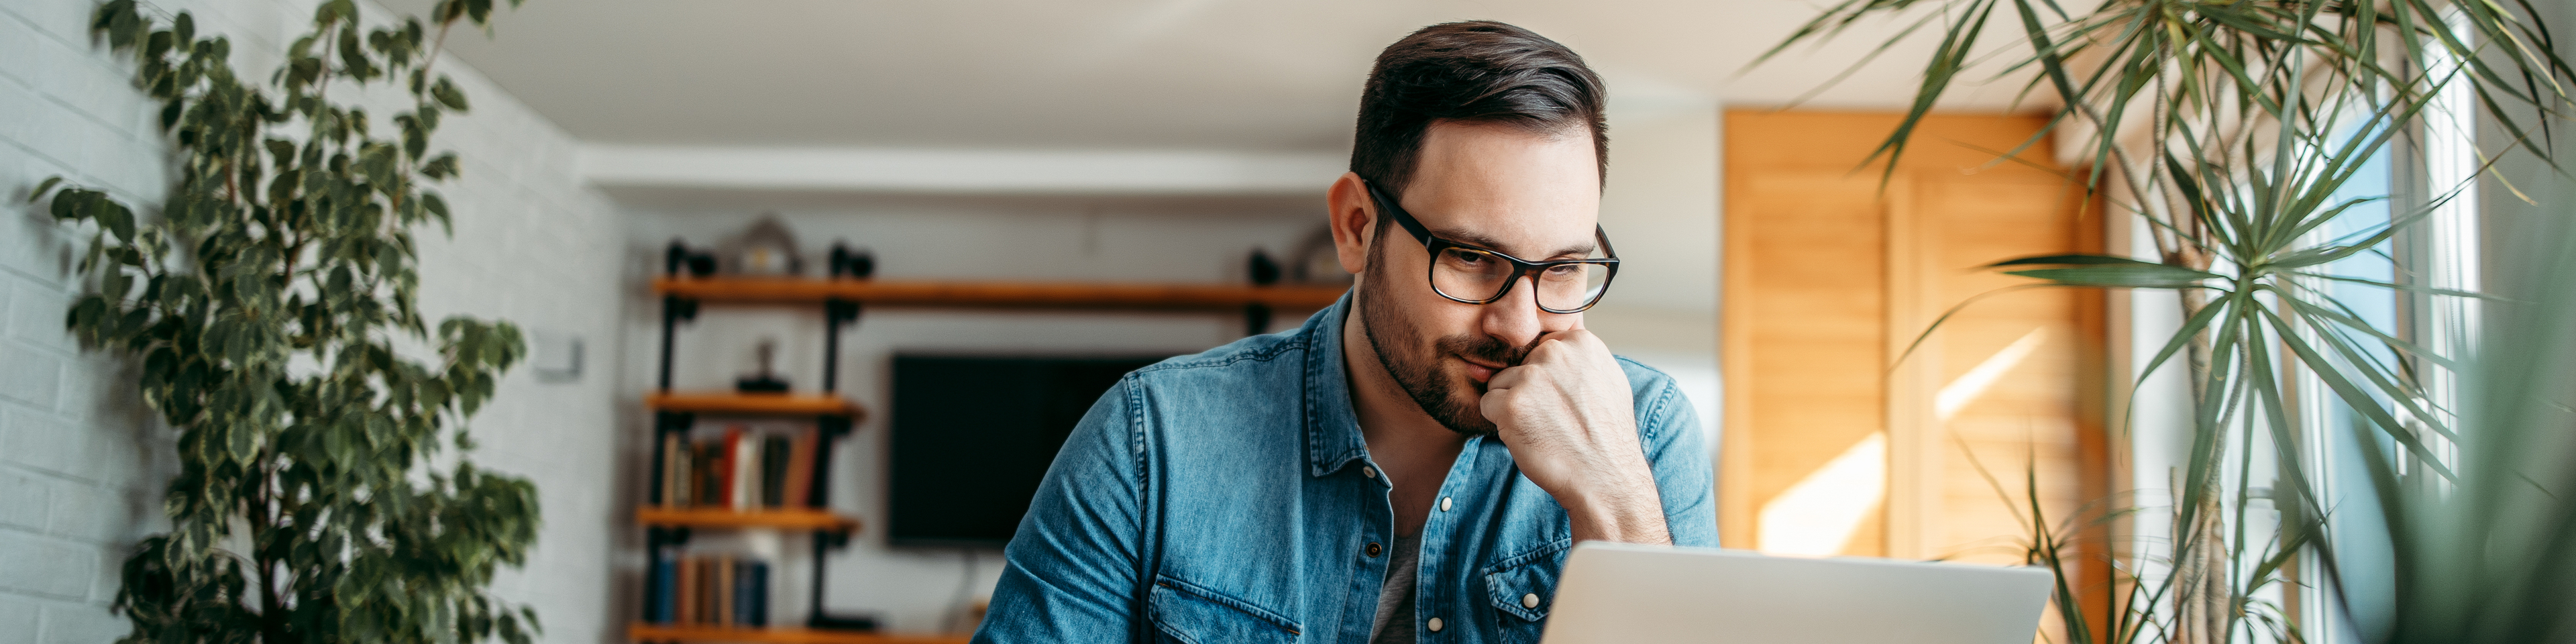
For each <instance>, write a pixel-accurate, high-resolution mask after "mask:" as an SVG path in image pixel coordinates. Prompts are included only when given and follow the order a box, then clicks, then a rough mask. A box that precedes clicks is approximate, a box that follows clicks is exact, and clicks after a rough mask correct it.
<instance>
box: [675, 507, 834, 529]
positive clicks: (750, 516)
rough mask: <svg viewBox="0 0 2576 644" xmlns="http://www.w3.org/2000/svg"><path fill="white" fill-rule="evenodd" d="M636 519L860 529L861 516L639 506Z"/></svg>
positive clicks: (816, 510)
mask: <svg viewBox="0 0 2576 644" xmlns="http://www.w3.org/2000/svg"><path fill="white" fill-rule="evenodd" d="M635 522H636V523H639V524H643V525H647V526H654V527H663V528H771V529H777V530H857V529H858V528H859V520H858V519H856V518H852V517H846V516H842V515H840V514H837V513H834V512H831V511H829V510H824V509H819V508H782V509H777V510H750V511H737V510H727V509H721V508H718V509H674V508H657V507H643V508H636V510H635Z"/></svg>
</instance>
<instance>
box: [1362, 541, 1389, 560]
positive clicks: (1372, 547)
mask: <svg viewBox="0 0 2576 644" xmlns="http://www.w3.org/2000/svg"><path fill="white" fill-rule="evenodd" d="M1364 550H1365V551H1366V552H1368V556H1371V557H1375V556H1377V553H1381V552H1386V548H1384V547H1381V546H1379V545H1377V542H1375V541H1371V542H1369V544H1368V547H1367V548H1365V549H1364Z"/></svg>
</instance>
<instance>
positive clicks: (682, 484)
mask: <svg viewBox="0 0 2576 644" xmlns="http://www.w3.org/2000/svg"><path fill="white" fill-rule="evenodd" d="M670 440H672V451H670V479H662V487H665V495H667V497H662V500H667V502H670V507H688V505H690V497H693V495H690V471H688V461H693V456H696V448H698V446H693V443H688V435H677V433H675V435H670Z"/></svg>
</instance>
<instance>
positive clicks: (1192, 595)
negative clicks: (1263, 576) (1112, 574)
mask: <svg viewBox="0 0 2576 644" xmlns="http://www.w3.org/2000/svg"><path fill="white" fill-rule="evenodd" d="M1153 611H1154V626H1155V628H1159V629H1162V631H1163V634H1165V635H1170V636H1172V637H1173V638H1174V639H1178V640H1181V641H1183V642H1190V643H1192V644H1229V643H1232V642H1256V643H1258V642H1295V641H1297V635H1298V634H1299V632H1301V631H1302V630H1303V629H1301V628H1299V627H1298V626H1297V623H1296V622H1293V621H1289V619H1288V618H1287V617H1284V616H1281V615H1280V614H1278V613H1274V612H1270V611H1269V610H1266V609H1263V608H1261V607H1259V606H1254V605H1252V604H1251V603H1250V602H1246V601H1243V600H1241V599H1236V598H1234V597H1231V596H1227V595H1226V594H1225V593H1220V592H1216V591H1213V590H1209V589H1206V588H1201V587H1199V586H1197V585H1195V584H1191V583H1189V582H1186V581H1181V580H1178V579H1173V578H1171V577H1163V576H1158V577H1155V578H1154V591H1153Z"/></svg>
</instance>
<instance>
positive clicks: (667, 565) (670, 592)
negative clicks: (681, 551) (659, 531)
mask: <svg viewBox="0 0 2576 644" xmlns="http://www.w3.org/2000/svg"><path fill="white" fill-rule="evenodd" d="M679 575H680V562H679V561H678V560H677V557H676V555H675V554H674V553H672V552H671V550H670V549H669V548H664V549H662V550H661V551H660V552H656V553H654V554H653V571H652V581H651V582H650V583H648V584H646V589H645V593H644V594H645V598H646V599H645V601H646V604H645V606H646V608H645V610H644V621H648V622H652V623H655V624H669V623H672V622H673V621H676V620H677V618H678V614H677V612H678V609H679V588H677V586H678V585H679V581H680V579H679Z"/></svg>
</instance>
